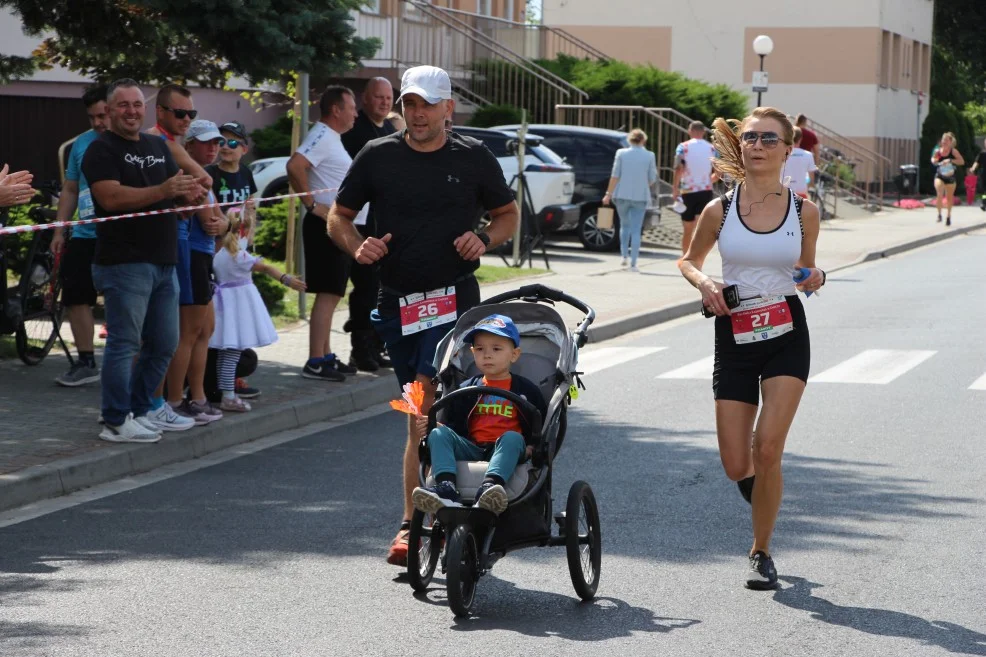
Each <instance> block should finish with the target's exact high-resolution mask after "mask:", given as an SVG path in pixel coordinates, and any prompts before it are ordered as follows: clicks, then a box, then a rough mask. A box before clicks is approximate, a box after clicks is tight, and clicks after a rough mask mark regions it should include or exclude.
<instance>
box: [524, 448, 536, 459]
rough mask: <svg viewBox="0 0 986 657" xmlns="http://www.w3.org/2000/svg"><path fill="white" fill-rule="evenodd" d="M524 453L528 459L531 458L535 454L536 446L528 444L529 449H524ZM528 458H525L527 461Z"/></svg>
mask: <svg viewBox="0 0 986 657" xmlns="http://www.w3.org/2000/svg"><path fill="white" fill-rule="evenodd" d="M524 454H526V455H527V459H529V458H531V457H532V456H534V447H532V446H531V445H528V446H527V449H526V450H525V451H524ZM527 459H524V460H525V461H526V460H527Z"/></svg>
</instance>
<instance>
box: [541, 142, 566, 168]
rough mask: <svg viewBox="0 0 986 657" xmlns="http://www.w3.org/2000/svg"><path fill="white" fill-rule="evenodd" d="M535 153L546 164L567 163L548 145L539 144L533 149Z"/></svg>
mask: <svg viewBox="0 0 986 657" xmlns="http://www.w3.org/2000/svg"><path fill="white" fill-rule="evenodd" d="M533 152H534V155H535V156H537V158H538V159H539V160H541V161H542V162H544V163H545V164H567V163H566V162H565V159H564V158H563V157H562V156H561V155H559V154H558V153H556V152H554V151H553V150H551V149H550V148H548V147H547V146H538V147H536V148H534V149H533Z"/></svg>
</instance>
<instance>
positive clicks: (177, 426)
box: [145, 402, 195, 431]
mask: <svg viewBox="0 0 986 657" xmlns="http://www.w3.org/2000/svg"><path fill="white" fill-rule="evenodd" d="M145 417H146V418H147V420H149V421H150V422H151V424H153V425H154V426H155V427H156V428H157V429H159V430H161V431H188V430H189V429H191V428H192V427H194V426H195V420H193V419H192V418H190V417H184V416H181V415H178V413H176V412H175V409H173V408H171V404H169V403H167V402H165V403H164V405H163V406H162V407H161V408H158V409H155V410H151V411H147V415H146V416H145Z"/></svg>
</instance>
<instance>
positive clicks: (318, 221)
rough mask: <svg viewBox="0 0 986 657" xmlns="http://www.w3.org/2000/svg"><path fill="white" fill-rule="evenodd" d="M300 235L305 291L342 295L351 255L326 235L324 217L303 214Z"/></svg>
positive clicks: (346, 282) (344, 293) (347, 280)
mask: <svg viewBox="0 0 986 657" xmlns="http://www.w3.org/2000/svg"><path fill="white" fill-rule="evenodd" d="M301 235H302V238H303V239H304V246H305V284H306V285H307V286H308V291H309V292H314V293H316V294H319V293H324V294H334V295H336V296H337V297H342V296H345V295H346V285H347V284H348V283H349V267H350V263H352V258H350V257H349V256H348V255H347V254H345V253H343V252H342V250H341V249H340V248H339V247H337V246H336V245H335V242H333V241H332V239H331V238H330V237H329V234H328V232H327V231H326V223H325V219H322V218H321V217H318V216H316V215H314V214H312V213H310V212H308V213H305V219H304V223H303V224H302V226H301Z"/></svg>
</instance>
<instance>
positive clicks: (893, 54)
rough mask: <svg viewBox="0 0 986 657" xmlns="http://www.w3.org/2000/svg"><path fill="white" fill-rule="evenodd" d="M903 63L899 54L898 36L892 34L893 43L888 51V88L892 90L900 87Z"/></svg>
mask: <svg viewBox="0 0 986 657" xmlns="http://www.w3.org/2000/svg"><path fill="white" fill-rule="evenodd" d="M902 63H903V57H902V56H901V53H900V35H899V34H894V35H893V41H892V45H891V49H890V86H891V87H892V88H894V89H896V88H898V87H899V86H900V82H901V79H902V77H903V76H902V73H903V71H902V70H901V68H902V67H901V64H902Z"/></svg>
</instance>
